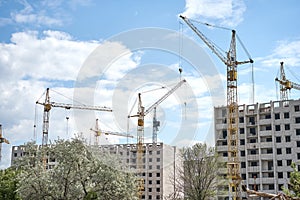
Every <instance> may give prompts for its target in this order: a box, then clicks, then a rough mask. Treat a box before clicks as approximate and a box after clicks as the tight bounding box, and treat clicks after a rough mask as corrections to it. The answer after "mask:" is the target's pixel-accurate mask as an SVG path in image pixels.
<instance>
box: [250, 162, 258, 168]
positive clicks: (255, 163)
mask: <svg viewBox="0 0 300 200" xmlns="http://www.w3.org/2000/svg"><path fill="white" fill-rule="evenodd" d="M250 165H251V166H252V167H255V166H258V163H257V162H250Z"/></svg>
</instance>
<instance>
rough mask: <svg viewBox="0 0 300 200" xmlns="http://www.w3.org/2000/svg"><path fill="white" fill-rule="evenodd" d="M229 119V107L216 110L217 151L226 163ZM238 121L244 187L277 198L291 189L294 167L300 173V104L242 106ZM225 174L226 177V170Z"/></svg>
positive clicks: (290, 101) (278, 102) (294, 101)
mask: <svg viewBox="0 0 300 200" xmlns="http://www.w3.org/2000/svg"><path fill="white" fill-rule="evenodd" d="M226 116H227V109H226V107H225V106H224V107H215V109H214V124H215V143H216V149H217V151H218V153H219V155H221V156H222V157H223V158H224V161H225V162H226V161H227V160H226V159H227V156H228V154H227V150H228V149H227V121H226ZM238 119H239V130H238V131H239V158H240V163H241V165H240V172H241V177H242V183H243V184H244V185H246V186H247V187H248V188H249V189H252V190H257V191H263V192H268V193H273V194H277V193H278V192H280V191H282V190H281V188H282V187H283V186H284V187H287V183H288V181H289V178H290V173H291V172H292V171H293V170H292V168H291V164H292V163H293V162H294V163H296V164H297V167H298V169H300V167H299V166H300V163H299V160H300V100H289V101H271V102H268V103H257V104H252V105H240V106H239V118H238ZM222 173H223V174H224V176H226V169H224V170H222ZM226 196H228V194H223V195H220V197H219V199H225V197H226Z"/></svg>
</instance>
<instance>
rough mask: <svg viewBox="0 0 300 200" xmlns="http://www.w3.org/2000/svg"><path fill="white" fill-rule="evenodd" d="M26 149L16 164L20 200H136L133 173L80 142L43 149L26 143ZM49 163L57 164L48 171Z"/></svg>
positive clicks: (112, 158) (67, 142)
mask: <svg viewBox="0 0 300 200" xmlns="http://www.w3.org/2000/svg"><path fill="white" fill-rule="evenodd" d="M25 149H26V153H25V156H23V157H21V158H20V160H19V161H17V164H16V165H17V167H18V168H20V169H21V173H20V175H19V176H18V181H19V184H18V193H19V194H20V196H21V198H22V199H45V200H48V199H49V200H51V199H55V200H56V199H61V200H62V199H64V200H68V199H72V200H73V199H100V200H101V199H103V200H104V199H124V200H126V199H128V200H129V199H130V200H131V199H136V196H137V186H136V176H135V175H134V173H132V172H130V171H128V170H126V168H125V167H124V166H123V165H121V164H120V160H119V159H118V158H116V157H113V156H112V155H109V154H108V153H107V152H100V151H99V150H98V151H96V150H95V149H92V148H91V147H88V146H86V145H85V144H84V142H83V141H82V140H81V139H73V140H71V141H63V140H57V141H55V144H54V145H49V146H45V147H43V148H38V146H37V145H35V144H32V143H29V144H27V145H26V147H25ZM45 158H47V159H45ZM45 161H46V162H45ZM49 161H52V162H54V163H56V164H55V165H54V166H53V167H51V165H48V164H49ZM47 163H48V164H47ZM45 166H48V168H49V169H48V170H45Z"/></svg>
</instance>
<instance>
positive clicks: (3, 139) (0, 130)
mask: <svg viewBox="0 0 300 200" xmlns="http://www.w3.org/2000/svg"><path fill="white" fill-rule="evenodd" d="M2 143H6V144H9V141H8V140H7V139H5V138H4V137H3V135H2V124H0V161H1V158H2Z"/></svg>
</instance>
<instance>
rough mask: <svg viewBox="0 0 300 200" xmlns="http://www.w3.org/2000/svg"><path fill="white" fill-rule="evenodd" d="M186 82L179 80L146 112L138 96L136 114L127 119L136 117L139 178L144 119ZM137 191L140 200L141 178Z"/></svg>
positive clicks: (139, 173) (142, 150)
mask: <svg viewBox="0 0 300 200" xmlns="http://www.w3.org/2000/svg"><path fill="white" fill-rule="evenodd" d="M185 82H186V80H184V79H183V80H181V81H180V82H179V83H177V84H176V85H175V86H174V87H173V88H172V89H171V90H169V91H168V92H167V93H166V94H165V95H164V96H162V97H161V98H160V99H158V100H157V101H156V102H155V103H154V104H152V105H151V106H150V107H149V108H148V109H147V110H146V111H145V107H144V106H143V104H142V98H141V93H139V94H138V112H137V114H136V115H131V116H128V117H137V118H138V124H137V174H138V176H139V177H142V171H143V155H144V154H145V150H144V146H143V145H144V118H145V116H146V115H147V114H149V113H150V112H151V111H152V110H154V109H156V107H157V106H158V105H159V104H160V103H161V102H163V101H164V100H165V99H166V98H168V97H169V96H170V95H171V94H172V93H173V92H175V90H177V89H178V88H179V87H180V86H181V85H182V84H183V83H185ZM138 187H139V188H138V189H139V193H138V195H139V198H140V199H141V196H142V191H143V190H144V180H143V178H140V179H139V183H138Z"/></svg>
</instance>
